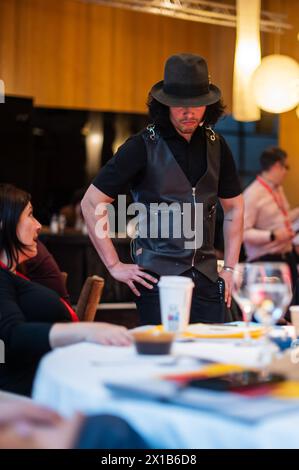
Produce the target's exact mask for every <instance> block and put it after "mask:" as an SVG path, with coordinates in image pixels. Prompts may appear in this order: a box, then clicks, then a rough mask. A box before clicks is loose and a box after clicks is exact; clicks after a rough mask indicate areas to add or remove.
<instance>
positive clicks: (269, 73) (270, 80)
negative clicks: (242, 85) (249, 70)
mask: <svg viewBox="0 0 299 470" xmlns="http://www.w3.org/2000/svg"><path fill="white" fill-rule="evenodd" d="M252 88H253V96H254V99H255V101H256V103H257V105H258V106H259V107H260V108H261V109H264V110H265V111H268V112H269V113H284V112H285V111H290V110H291V109H293V108H295V106H297V104H298V103H299V64H298V62H297V61H296V60H294V59H292V58H291V57H288V56H286V55H280V54H272V55H269V56H266V57H264V58H263V59H262V62H261V64H260V66H259V67H258V68H257V69H256V71H255V72H254V74H253V78H252Z"/></svg>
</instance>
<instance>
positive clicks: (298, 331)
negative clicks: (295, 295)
mask: <svg viewBox="0 0 299 470" xmlns="http://www.w3.org/2000/svg"><path fill="white" fill-rule="evenodd" d="M290 312H291V322H292V325H293V326H294V329H295V335H296V338H298V337H299V305H292V306H291V307H290Z"/></svg>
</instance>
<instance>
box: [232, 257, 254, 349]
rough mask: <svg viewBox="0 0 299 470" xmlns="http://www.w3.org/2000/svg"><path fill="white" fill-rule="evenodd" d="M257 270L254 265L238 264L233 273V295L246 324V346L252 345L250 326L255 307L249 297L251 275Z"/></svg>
mask: <svg viewBox="0 0 299 470" xmlns="http://www.w3.org/2000/svg"><path fill="white" fill-rule="evenodd" d="M254 269H255V265H254V264H250V263H238V264H236V266H235V268H234V272H233V285H232V294H233V297H234V299H235V301H236V302H237V304H238V306H239V307H240V309H241V311H242V316H243V321H244V323H245V330H244V340H245V341H244V345H246V346H248V345H252V344H254V342H253V341H252V338H251V335H250V332H249V325H250V321H251V319H252V315H253V309H254V306H253V304H252V302H251V300H250V297H249V275H250V273H252V271H253V270H254Z"/></svg>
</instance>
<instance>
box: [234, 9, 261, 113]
mask: <svg viewBox="0 0 299 470" xmlns="http://www.w3.org/2000/svg"><path fill="white" fill-rule="evenodd" d="M260 14H261V1H260V0H250V1H248V0H237V37H236V49H235V63H234V79H233V116H234V118H235V119H237V120H238V121H258V120H259V119H260V110H259V108H258V106H257V105H256V103H255V101H254V100H253V99H252V84H251V79H252V75H253V72H254V71H255V69H256V68H257V67H258V65H259V64H260V61H261V46H260V31H259V26H260Z"/></svg>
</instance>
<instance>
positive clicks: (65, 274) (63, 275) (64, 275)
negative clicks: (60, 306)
mask: <svg viewBox="0 0 299 470" xmlns="http://www.w3.org/2000/svg"><path fill="white" fill-rule="evenodd" d="M61 277H62V281H63V284H64V286H65V287H66V283H67V277H68V273H66V272H65V271H61Z"/></svg>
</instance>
